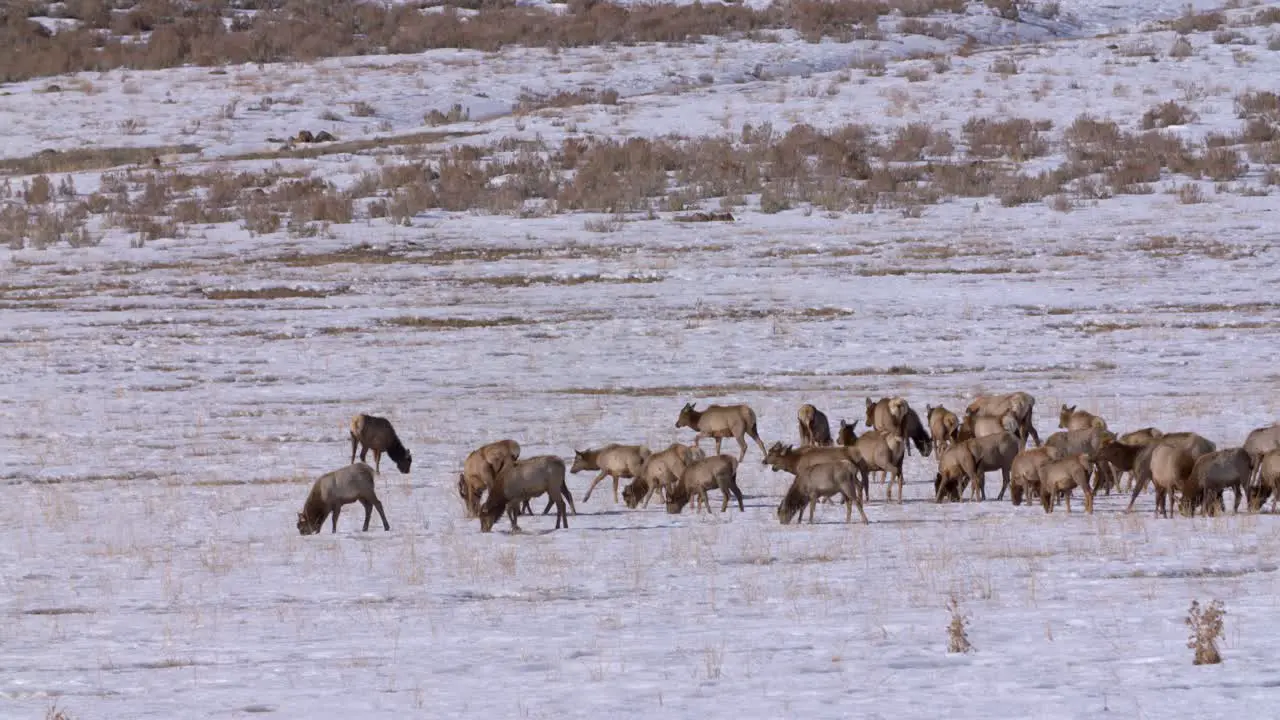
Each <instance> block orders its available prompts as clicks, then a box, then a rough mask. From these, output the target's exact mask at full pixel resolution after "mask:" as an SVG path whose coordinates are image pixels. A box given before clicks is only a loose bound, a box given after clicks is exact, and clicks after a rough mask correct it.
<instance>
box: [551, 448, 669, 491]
mask: <svg viewBox="0 0 1280 720" xmlns="http://www.w3.org/2000/svg"><path fill="white" fill-rule="evenodd" d="M649 455H650V453H649V448H647V447H645V446H643V445H619V444H617V443H609V444H608V445H605V446H604V447H600V448H596V449H594V450H574V451H573V467H572V468H570V470H569V472H571V473H577V472H581V471H583V470H599V471H600V474H599V475H596V477H595V479H594V480H592V481H591V485H589V486H588V487H587V494H586V495H584V496H583V497H582V502H586V501H588V500H590V499H591V491H592V490H595V489H596V485H599V484H600V481H601V480H604V479H605V478H606V477H612V478H613V502H614V503H615V504H616V503H617V502H618V481H619V479H620V478H637V477H640V471H641V469H642V468H643V467H644V464H645V461H646V460H648V459H649Z"/></svg>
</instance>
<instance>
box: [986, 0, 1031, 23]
mask: <svg viewBox="0 0 1280 720" xmlns="http://www.w3.org/2000/svg"><path fill="white" fill-rule="evenodd" d="M982 3H983V4H984V5H986V6H987V7H989V8H991V10H992V12H994V13H995V14H996V15H998V16H1000V17H1002V18H1004V19H1005V20H1018V19H1019V17H1020V16H1021V13H1020V12H1019V5H1021V4H1022V3H1021V2H1019V0H982Z"/></svg>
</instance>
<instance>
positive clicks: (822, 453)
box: [764, 442, 871, 498]
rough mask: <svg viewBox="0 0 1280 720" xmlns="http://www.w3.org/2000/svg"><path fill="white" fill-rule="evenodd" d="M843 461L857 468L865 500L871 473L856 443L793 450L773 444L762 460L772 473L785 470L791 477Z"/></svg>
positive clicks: (789, 447)
mask: <svg viewBox="0 0 1280 720" xmlns="http://www.w3.org/2000/svg"><path fill="white" fill-rule="evenodd" d="M844 461H848V462H851V463H853V466H854V467H855V468H857V470H858V474H859V475H860V476H861V477H862V483H861V484H860V485H859V486H858V487H859V488H860V489H861V491H862V496H863V497H864V498H866V497H867V492H868V491H869V489H870V485H871V480H870V476H871V472H870V467H869V466H868V464H867V461H866V460H865V459H864V458H863V457H862V453H861V452H860V451H859V450H858V446H857V443H856V442H855V443H854V444H853V445H839V446H836V447H829V448H816V447H807V448H794V447H791V446H790V445H787V446H785V447H784V446H783V444H782V443H780V442H775V443H774V444H773V446H772V447H770V448H769V452H767V453H765V458H764V464H765V465H768V466H770V467H772V468H773V471H774V472H778V471H779V470H785V471H786V472H789V473H791V474H792V475H799V474H800V473H802V472H804V471H805V470H806V469H808V468H809V467H811V466H814V465H821V464H823V463H829V462H844Z"/></svg>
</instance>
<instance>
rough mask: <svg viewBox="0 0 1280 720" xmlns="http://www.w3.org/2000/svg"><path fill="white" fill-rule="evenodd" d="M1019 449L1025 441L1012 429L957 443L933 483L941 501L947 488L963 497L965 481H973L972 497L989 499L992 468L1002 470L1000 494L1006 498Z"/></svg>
mask: <svg viewBox="0 0 1280 720" xmlns="http://www.w3.org/2000/svg"><path fill="white" fill-rule="evenodd" d="M1019 448H1021V443H1020V442H1019V441H1018V436H1017V435H1015V434H1013V433H1010V432H1002V433H1000V434H998V435H986V436H983V437H979V438H970V439H969V440H965V441H964V442H961V443H957V444H955V445H954V446H952V447H951V449H950V450H948V451H947V452H946V454H945V455H943V456H942V457H941V458H940V459H939V462H938V474H937V476H935V478H934V483H933V484H934V491H935V494H936V496H937V497H936V499H937V502H942V496H943V491H944V490H947V491H948V493H949V494H951V495H952V497H953V498H954V499H956V500H959V496H960V493H961V492H963V483H964V482H965V481H968V482H970V483H972V484H973V486H972V487H971V488H970V498H971V499H973V500H985V499H986V498H987V491H986V480H985V475H986V473H988V472H990V471H992V470H999V471H1000V474H1001V476H1002V477H1001V481H1002V482H1001V492H1000V497H1003V496H1004V488H1006V487H1008V485H1009V471H1010V468H1012V467H1013V459H1014V458H1015V457H1017V455H1018V450H1019ZM953 484H954V488H953V487H952V485H953Z"/></svg>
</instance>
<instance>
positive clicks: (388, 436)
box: [351, 413, 413, 474]
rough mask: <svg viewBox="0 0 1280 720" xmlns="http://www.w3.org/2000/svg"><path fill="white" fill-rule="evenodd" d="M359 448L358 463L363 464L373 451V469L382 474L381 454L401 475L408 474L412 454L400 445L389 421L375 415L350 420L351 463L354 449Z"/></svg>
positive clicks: (360, 416)
mask: <svg viewBox="0 0 1280 720" xmlns="http://www.w3.org/2000/svg"><path fill="white" fill-rule="evenodd" d="M357 447H359V448H360V462H364V460H365V456H366V455H368V453H369V451H370V450H372V451H373V468H374V470H376V471H377V472H378V473H379V474H381V473H382V453H384V452H385V453H386V454H387V457H390V458H391V460H392V461H393V462H394V463H395V464H396V468H397V469H399V470H400V472H401V473H405V474H407V473H408V472H409V465H410V464H411V463H413V454H412V453H410V452H409V449H408V448H406V447H405V446H404V445H402V444H401V443H400V438H399V437H397V436H396V431H395V428H393V427H391V421H390V420H388V419H386V418H384V417H378V416H376V415H366V414H364V413H360V414H358V415H356V416H355V417H353V418H351V462H353V463H354V462H355V461H356V448H357Z"/></svg>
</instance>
